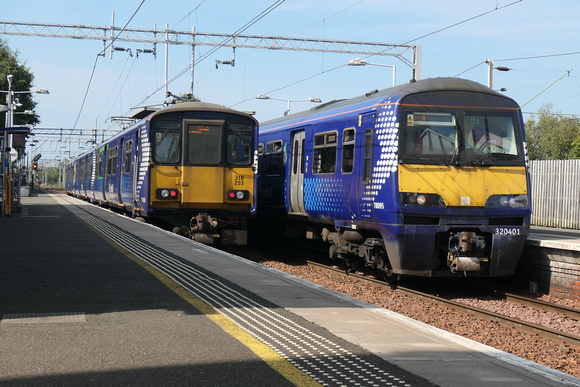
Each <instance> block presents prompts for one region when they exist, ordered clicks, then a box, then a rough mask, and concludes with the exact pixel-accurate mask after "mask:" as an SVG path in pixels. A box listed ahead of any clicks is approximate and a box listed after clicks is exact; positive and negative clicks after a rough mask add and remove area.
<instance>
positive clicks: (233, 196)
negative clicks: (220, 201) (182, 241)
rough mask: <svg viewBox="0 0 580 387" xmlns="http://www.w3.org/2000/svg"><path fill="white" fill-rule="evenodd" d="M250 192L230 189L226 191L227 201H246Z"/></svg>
mask: <svg viewBox="0 0 580 387" xmlns="http://www.w3.org/2000/svg"><path fill="white" fill-rule="evenodd" d="M249 197H250V192H249V191H246V190H237V189H230V190H229V191H228V200H248V198H249Z"/></svg>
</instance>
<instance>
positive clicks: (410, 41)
mask: <svg viewBox="0 0 580 387" xmlns="http://www.w3.org/2000/svg"><path fill="white" fill-rule="evenodd" d="M522 1H523V0H517V1H514V2H511V3H509V4H506V5H503V6H498V5H496V7H495V8H494V9H492V10H490V11H486V12H483V13H480V14H478V15H476V16H473V17H470V18H468V19H465V20H462V21H460V22H457V23H454V24H451V25H449V26H446V27H443V28H440V29H438V30H436V31H433V32H430V33H427V34H424V35H421V36H419V37H417V38H413V39H411V40H408V41H406V42H404V43H401V44H400V45H408V44H409V43H413V42H416V41H417V40H420V39H423V38H426V37H428V36H431V35H434V34H437V33H439V32H443V31H445V30H448V29H450V28H453V27H456V26H458V25H461V24H464V23H467V22H469V21H472V20H475V19H477V18H480V17H483V16H486V15H489V14H490V13H493V12H496V11H499V10H501V9H504V8H507V7H510V6H512V5H514V4H517V3H521V2H522ZM357 4H359V3H357ZM357 4H355V5H357ZM333 16H334V15H333ZM388 50H391V49H387V50H385V52H386V51H388ZM372 56H373V55H368V56H366V57H364V58H362V59H368V58H370V57H372ZM482 63H485V61H483V62H481V63H478V64H477V65H476V66H474V67H473V68H475V67H477V66H480V65H481V64H482ZM346 66H347V64H342V65H339V66H336V67H334V68H331V69H328V70H322V71H321V72H319V73H316V74H313V75H310V76H308V77H306V78H303V79H300V80H298V81H294V82H292V83H289V84H287V85H284V86H281V87H279V88H277V89H274V90H270V91H268V92H266V93H265V94H271V93H274V92H276V91H280V90H283V89H285V88H288V87H291V86H294V85H297V84H299V83H302V82H305V81H307V80H310V79H312V78H316V77H318V76H320V75H322V74H326V73H329V72H332V71H334V70H338V69H340V68H343V67H346ZM470 70H471V69H470ZM467 71H469V70H467ZM253 99H255V97H253V98H248V99H244V100H243V101H239V102H236V103H235V104H233V105H230V107H234V106H237V105H240V104H242V103H244V102H247V101H251V100H253Z"/></svg>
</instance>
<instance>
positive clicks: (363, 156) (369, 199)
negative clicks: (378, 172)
mask: <svg viewBox="0 0 580 387" xmlns="http://www.w3.org/2000/svg"><path fill="white" fill-rule="evenodd" d="M359 123H360V125H359V126H360V128H361V130H360V133H361V134H360V135H361V136H362V138H361V140H362V141H360V142H359V143H360V144H362V146H361V147H359V155H358V159H359V160H361V162H360V163H359V168H360V171H359V182H358V200H359V203H358V210H359V216H360V219H361V220H363V221H364V220H372V219H373V213H372V209H373V200H374V197H373V193H372V172H373V137H374V133H373V132H374V127H375V115H374V114H371V115H361V116H360V117H359Z"/></svg>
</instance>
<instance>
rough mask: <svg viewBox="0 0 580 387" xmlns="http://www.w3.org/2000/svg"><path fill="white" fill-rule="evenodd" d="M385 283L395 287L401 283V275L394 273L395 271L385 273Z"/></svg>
mask: <svg viewBox="0 0 580 387" xmlns="http://www.w3.org/2000/svg"><path fill="white" fill-rule="evenodd" d="M383 281H385V282H386V283H388V284H389V285H395V284H396V283H397V282H398V281H399V275H398V274H395V273H393V271H391V270H388V271H383Z"/></svg>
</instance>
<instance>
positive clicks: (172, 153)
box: [154, 120, 181, 164]
mask: <svg viewBox="0 0 580 387" xmlns="http://www.w3.org/2000/svg"><path fill="white" fill-rule="evenodd" d="M154 139H155V151H154V155H155V161H156V162H158V163H161V164H164V163H177V162H178V161H179V160H180V157H179V156H180V152H179V150H180V149H181V128H180V125H179V122H178V121H173V120H159V121H157V122H156V123H155V134H154Z"/></svg>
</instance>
